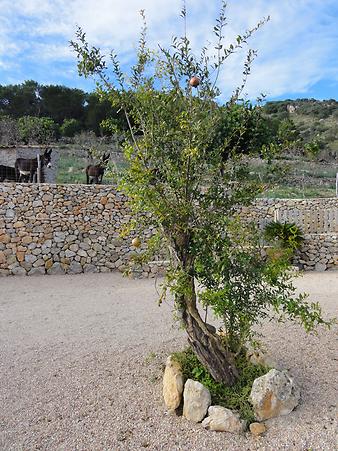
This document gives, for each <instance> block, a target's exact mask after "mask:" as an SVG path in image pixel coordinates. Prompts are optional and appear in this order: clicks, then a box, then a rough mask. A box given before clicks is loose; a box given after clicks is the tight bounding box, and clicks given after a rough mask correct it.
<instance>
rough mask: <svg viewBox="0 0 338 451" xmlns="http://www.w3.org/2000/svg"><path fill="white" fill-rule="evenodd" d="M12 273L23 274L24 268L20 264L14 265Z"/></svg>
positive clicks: (24, 273)
mask: <svg viewBox="0 0 338 451" xmlns="http://www.w3.org/2000/svg"><path fill="white" fill-rule="evenodd" d="M12 274H13V275H15V276H25V275H26V270H25V269H24V268H22V267H21V266H16V267H15V268H13V269H12Z"/></svg>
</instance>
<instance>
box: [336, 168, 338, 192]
mask: <svg viewBox="0 0 338 451" xmlns="http://www.w3.org/2000/svg"><path fill="white" fill-rule="evenodd" d="M336 197H338V172H337V174H336Z"/></svg>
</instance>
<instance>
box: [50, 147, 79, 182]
mask: <svg viewBox="0 0 338 451" xmlns="http://www.w3.org/2000/svg"><path fill="white" fill-rule="evenodd" d="M70 168H71V169H70ZM85 168H86V161H85V159H84V158H81V157H77V156H75V155H69V154H66V153H62V152H60V159H59V163H58V171H57V177H56V183H61V184H63V183H86V174H85V172H84V170H85Z"/></svg>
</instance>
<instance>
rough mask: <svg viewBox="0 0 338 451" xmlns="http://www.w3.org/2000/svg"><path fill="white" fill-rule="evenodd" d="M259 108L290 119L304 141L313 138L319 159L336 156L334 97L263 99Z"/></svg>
mask: <svg viewBox="0 0 338 451" xmlns="http://www.w3.org/2000/svg"><path fill="white" fill-rule="evenodd" d="M263 109H264V112H265V114H266V115H267V116H268V117H270V118H271V119H275V120H278V121H280V120H283V119H288V120H291V121H292V122H293V123H294V124H295V125H296V128H297V130H298V131H299V133H300V136H301V137H302V138H303V139H304V141H305V142H310V141H313V140H316V141H317V142H318V144H319V147H320V150H321V151H320V154H319V156H318V157H319V159H324V160H332V159H338V101H336V100H334V99H330V100H315V99H297V100H288V99H287V100H281V101H276V102H267V103H266V104H265V105H264V107H263Z"/></svg>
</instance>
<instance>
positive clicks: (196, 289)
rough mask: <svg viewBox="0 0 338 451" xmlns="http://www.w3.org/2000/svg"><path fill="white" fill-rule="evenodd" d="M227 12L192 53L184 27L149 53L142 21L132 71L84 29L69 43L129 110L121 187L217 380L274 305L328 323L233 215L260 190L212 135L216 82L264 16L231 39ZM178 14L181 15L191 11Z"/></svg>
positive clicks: (233, 371) (238, 157)
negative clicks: (214, 319) (206, 313)
mask: <svg viewBox="0 0 338 451" xmlns="http://www.w3.org/2000/svg"><path fill="white" fill-rule="evenodd" d="M225 9H226V6H225V4H223V6H222V9H221V12H220V15H219V18H218V19H217V21H216V26H215V28H214V32H215V37H216V41H217V42H216V45H215V55H214V57H213V58H212V57H211V56H210V52H208V49H207V48H203V49H202V51H201V54H200V55H198V56H196V55H194V53H193V52H192V50H191V47H190V41H189V39H188V37H187V36H186V35H184V36H183V37H182V38H173V41H172V45H171V47H170V48H169V49H165V48H162V47H160V50H159V51H153V50H149V49H148V47H147V45H146V25H145V22H144V27H143V30H142V33H141V37H140V41H139V48H138V55H137V57H138V58H137V62H136V64H135V65H134V66H133V67H132V68H131V70H130V73H129V74H128V76H126V75H125V74H124V73H123V72H122V71H121V68H120V65H119V62H118V59H117V57H116V55H115V53H114V52H112V53H111V60H112V68H113V74H112V76H111V77H109V74H108V71H107V63H106V61H105V60H104V58H103V56H102V54H101V53H100V50H99V49H97V48H95V47H90V46H89V45H88V43H87V41H86V37H85V34H84V33H83V32H82V30H81V29H78V32H77V41H75V42H72V43H71V45H72V46H73V48H74V49H75V51H76V52H77V56H78V68H79V72H80V74H82V75H85V76H95V77H97V79H98V82H99V83H100V91H101V92H104V93H105V95H106V96H107V97H108V98H109V99H110V100H111V102H112V104H113V105H114V107H118V108H121V109H122V110H123V111H124V113H125V116H126V120H127V122H128V124H129V133H128V134H126V140H125V144H124V151H125V156H126V159H127V160H128V163H129V168H128V169H127V171H126V173H125V175H124V176H123V178H122V180H121V183H120V187H121V189H122V190H123V191H124V192H125V193H126V194H127V196H128V197H129V199H130V206H131V208H132V211H133V213H134V215H135V216H134V218H135V220H134V226H135V227H136V230H138V231H140V230H141V229H142V227H146V226H149V225H150V224H151V225H153V226H155V228H156V229H157V231H158V234H157V235H155V236H154V237H153V239H152V240H150V241H149V242H148V246H149V253H150V252H151V250H154V249H156V246H155V244H156V243H160V245H161V246H163V245H166V247H167V249H168V252H169V257H170V267H169V269H168V271H167V275H166V279H165V282H164V287H163V288H164V291H163V296H164V295H165V293H166V291H167V290H168V289H169V290H170V291H171V292H172V293H173V295H174V298H175V305H176V308H177V311H178V312H179V313H180V315H181V318H182V322H183V324H184V326H185V328H186V331H187V335H188V340H189V343H190V345H191V347H192V349H193V351H194V352H195V353H196V355H197V357H198V358H199V360H200V361H201V362H202V363H203V364H204V365H205V366H206V367H207V368H208V370H209V371H210V373H211V375H212V376H213V377H214V379H215V380H216V381H219V382H225V383H227V384H232V383H234V381H235V380H236V378H237V376H238V370H237V368H236V364H235V360H234V356H235V354H236V353H237V352H240V349H241V347H242V346H243V344H244V343H245V342H246V341H247V340H250V339H252V334H253V329H252V327H253V325H255V324H257V323H258V322H259V321H260V320H261V319H262V318H264V317H266V316H267V315H268V314H269V313H270V312H271V308H273V309H274V310H275V311H277V312H282V313H283V312H284V313H285V314H289V316H290V317H291V318H293V319H299V320H300V322H302V323H303V325H304V326H305V327H306V328H307V329H308V330H311V329H312V328H313V327H314V325H315V324H316V323H320V322H323V320H322V319H321V317H320V314H319V307H318V306H317V305H308V304H306V303H305V301H304V298H303V297H302V296H300V297H298V298H295V297H294V296H293V294H294V288H293V286H292V283H291V277H292V276H291V275H290V273H288V272H286V268H287V263H286V262H285V260H284V259H281V260H280V261H273V262H272V261H269V260H264V259H263V257H262V255H261V253H260V251H259V246H258V244H259V242H258V240H257V238H256V234H254V233H253V229H252V228H251V229H250V232H248V231H247V230H246V228H245V227H244V226H241V225H240V223H238V221H237V220H236V211H237V210H238V208H239V206H240V205H242V204H248V203H249V202H250V201H251V200H252V199H253V198H254V197H255V195H257V193H258V192H260V190H261V186H260V185H259V183H257V181H255V180H252V179H250V177H248V170H247V164H246V160H245V158H243V155H242V152H237V147H236V146H235V145H234V144H232V145H231V146H232V147H231V148H229V139H225V140H223V139H215V130H219V129H220V128H222V123H223V122H224V110H223V109H222V108H221V107H220V106H219V105H218V103H217V98H218V97H219V95H220V90H219V89H218V87H217V79H218V75H219V73H220V70H221V68H222V66H223V64H224V63H225V62H226V60H227V59H228V58H229V57H230V56H231V55H232V54H233V53H234V52H236V51H238V50H239V49H240V48H242V46H243V45H245V44H246V42H247V40H248V39H249V38H250V37H251V36H252V34H253V33H254V32H255V31H257V30H258V29H259V28H260V27H261V25H263V23H264V22H265V21H264V20H263V21H262V22H260V23H259V24H258V25H257V26H256V27H254V28H252V29H250V30H248V31H246V32H245V33H244V34H243V35H240V36H238V37H237V38H236V41H235V42H234V43H233V44H230V45H229V46H228V47H225V46H224V27H225V25H226V17H225ZM181 15H182V16H183V18H184V19H185V17H186V10H185V9H183V10H182V13H181ZM254 56H255V52H254V51H252V50H249V51H248V53H247V58H246V61H245V64H244V71H243V82H242V84H241V87H240V89H238V90H236V91H235V93H234V96H233V97H232V98H231V99H230V102H229V105H234V104H235V103H236V101H237V100H238V97H239V95H240V94H241V91H242V89H243V87H244V83H245V80H246V78H247V76H248V74H249V72H250V67H251V63H252V61H253V58H254ZM245 114H246V112H245ZM248 114H249V112H248ZM251 129H252V124H251V121H236V120H234V121H233V123H232V124H231V130H232V135H233V136H237V137H242V136H245V133H247V132H249V131H250V130H251ZM241 147H243V146H242V145H241ZM255 151H256V149H253V150H252V152H253V153H254V152H255ZM247 153H251V152H250V149H249V148H248V149H247ZM225 155H226V157H225ZM198 298H200V300H201V301H202V302H203V303H204V305H206V306H208V305H211V306H212V308H213V310H214V312H215V314H216V315H218V316H220V317H221V318H222V319H223V320H224V326H225V329H226V334H225V338H224V339H222V338H221V337H220V336H219V335H218V334H216V333H215V332H214V331H213V329H212V328H210V326H209V325H208V324H207V323H206V321H205V320H203V319H202V317H201V315H200V312H199V310H198Z"/></svg>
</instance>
